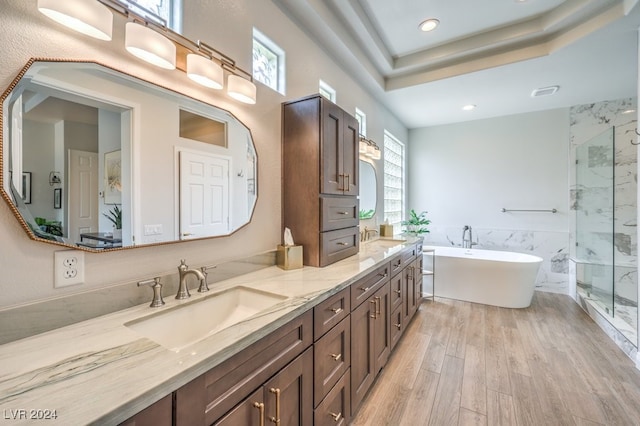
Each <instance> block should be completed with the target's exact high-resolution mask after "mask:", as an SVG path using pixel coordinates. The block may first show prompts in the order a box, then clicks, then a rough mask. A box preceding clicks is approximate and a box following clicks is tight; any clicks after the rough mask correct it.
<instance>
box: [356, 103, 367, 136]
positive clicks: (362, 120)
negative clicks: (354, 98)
mask: <svg viewBox="0 0 640 426" xmlns="http://www.w3.org/2000/svg"><path fill="white" fill-rule="evenodd" d="M356 120H358V130H359V131H360V135H361V136H364V137H367V115H366V114H365V113H364V112H362V111H360V109H358V108H356Z"/></svg>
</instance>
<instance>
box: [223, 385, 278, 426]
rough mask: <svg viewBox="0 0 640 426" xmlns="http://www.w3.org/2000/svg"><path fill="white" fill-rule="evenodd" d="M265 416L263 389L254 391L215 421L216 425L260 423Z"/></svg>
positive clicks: (229, 425) (230, 425) (232, 425)
mask: <svg viewBox="0 0 640 426" xmlns="http://www.w3.org/2000/svg"><path fill="white" fill-rule="evenodd" d="M261 416H264V398H263V389H262V388H260V389H258V390H257V391H255V392H254V393H252V394H251V395H250V396H249V397H248V398H247V399H245V400H244V401H242V402H241V403H240V404H238V405H237V406H236V407H235V408H234V409H233V410H231V411H230V412H229V413H228V414H227V415H225V416H224V417H223V418H221V419H220V420H218V421H217V422H215V423H214V425H215V426H239V425H259V424H262V423H261V421H260V418H261ZM265 421H266V420H265Z"/></svg>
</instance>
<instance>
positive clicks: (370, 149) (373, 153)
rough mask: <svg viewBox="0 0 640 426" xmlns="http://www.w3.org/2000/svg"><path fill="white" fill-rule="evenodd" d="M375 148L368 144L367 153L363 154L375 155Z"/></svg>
mask: <svg viewBox="0 0 640 426" xmlns="http://www.w3.org/2000/svg"><path fill="white" fill-rule="evenodd" d="M375 152H376V149H375V148H374V147H373V145H369V146H368V147H367V153H366V154H365V155H366V156H367V157H371V158H373V156H374V155H375Z"/></svg>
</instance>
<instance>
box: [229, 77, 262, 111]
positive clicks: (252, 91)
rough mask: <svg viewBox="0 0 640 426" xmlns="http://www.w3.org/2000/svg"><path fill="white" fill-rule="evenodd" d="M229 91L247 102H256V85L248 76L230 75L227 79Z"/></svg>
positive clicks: (230, 94) (234, 96)
mask: <svg viewBox="0 0 640 426" xmlns="http://www.w3.org/2000/svg"><path fill="white" fill-rule="evenodd" d="M227 93H228V94H229V96H231V97H232V98H233V99H235V100H237V101H240V102H244V103H245V104H255V103H256V85H255V84H253V83H252V82H251V81H249V80H247V79H246V78H242V77H240V76H237V75H233V74H232V75H230V76H229V79H228V80H227Z"/></svg>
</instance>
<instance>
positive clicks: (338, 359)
mask: <svg viewBox="0 0 640 426" xmlns="http://www.w3.org/2000/svg"><path fill="white" fill-rule="evenodd" d="M330 356H331V358H333V360H334V361H336V362H337V361H340V358H342V354H331V355H330Z"/></svg>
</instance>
